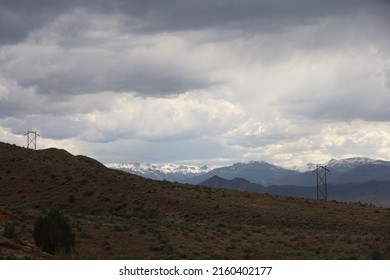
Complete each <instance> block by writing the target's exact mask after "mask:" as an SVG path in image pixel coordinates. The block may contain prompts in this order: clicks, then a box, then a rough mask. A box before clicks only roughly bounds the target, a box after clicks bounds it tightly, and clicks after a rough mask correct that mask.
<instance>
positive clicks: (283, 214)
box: [0, 143, 390, 259]
mask: <svg viewBox="0 0 390 280" xmlns="http://www.w3.org/2000/svg"><path fill="white" fill-rule="evenodd" d="M0 154H1V155H2V157H1V159H0V177H1V178H2V179H1V180H0V186H1V189H2V191H1V192H0V229H3V230H5V228H6V227H9V225H10V224H12V223H15V224H14V225H15V228H14V229H15V231H16V232H17V239H23V240H24V242H27V243H34V236H35V234H34V232H35V228H34V224H35V222H36V221H38V220H42V219H44V218H47V217H48V213H50V209H51V207H53V205H55V206H56V207H57V208H61V209H62V211H63V212H62V213H66V217H67V221H66V222H67V223H68V225H69V226H71V227H70V229H71V232H72V231H74V238H75V239H77V243H75V242H72V241H71V240H72V238H71V237H70V235H68V244H73V246H69V248H72V249H69V250H70V251H71V254H70V253H69V250H68V252H65V251H66V250H64V249H60V251H61V252H59V254H55V255H54V256H52V258H58V259H63V258H75V259H379V258H381V259H390V209H387V208H380V207H374V206H372V205H371V206H370V205H368V204H363V203H340V202H337V201H329V202H321V201H316V200H311V199H302V198H288V197H281V196H274V195H264V194H257V193H245V192H238V191H232V190H220V189H212V188H204V187H198V186H190V185H181V184H178V183H170V182H159V181H153V180H149V179H144V178H141V177H138V176H135V175H132V174H128V173H124V172H120V171H116V170H111V169H108V168H105V167H104V166H103V165H101V164H99V163H97V162H96V161H93V160H88V159H87V158H85V157H74V156H72V155H70V154H69V153H67V152H65V151H63V150H57V149H47V150H40V151H39V150H38V151H33V150H28V149H22V148H19V147H16V146H12V145H7V144H3V143H0ZM8 171H9V172H8ZM12 177H13V179H12V180H11V178H12ZM32 179H33V180H32ZM22 196H24V197H22ZM37 227H39V226H37ZM40 227H41V228H43V226H42V225H41V226H40ZM60 227H63V228H66V226H64V224H63V225H62V226H60ZM7 230H8V229H7ZM66 231H67V230H66ZM11 235H12V234H11ZM42 235H44V234H42ZM46 236H47V235H46ZM15 242H16V241H15ZM41 242H43V241H41ZM37 244H41V243H39V241H38V242H37ZM54 247H55V246H54ZM56 250H58V248H56V249H54V252H55V251H56ZM45 251H48V250H46V249H45ZM51 252H53V250H51ZM1 254H3V251H1V253H0V257H1ZM25 254H26V253H25ZM35 256H37V254H35V253H34V254H32V253H31V254H30V255H24V258H35ZM39 256H40V257H42V256H44V255H39ZM44 257H45V258H50V256H44Z"/></svg>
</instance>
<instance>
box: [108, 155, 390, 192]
mask: <svg viewBox="0 0 390 280" xmlns="http://www.w3.org/2000/svg"><path fill="white" fill-rule="evenodd" d="M320 165H326V166H327V167H328V169H329V170H330V171H331V173H330V174H329V176H328V183H330V184H344V183H350V182H367V181H370V180H377V181H386V180H389V181H390V161H384V160H374V159H370V158H364V157H355V158H347V159H340V160H336V159H332V160H330V161H328V162H326V163H323V164H320ZM107 166H108V167H110V168H114V169H119V170H123V171H126V172H129V173H133V174H136V175H140V176H143V177H146V178H151V179H155V180H168V181H172V182H174V181H177V182H180V183H190V184H199V183H201V182H203V181H205V180H207V179H209V178H211V177H213V176H215V175H216V176H219V177H221V178H224V179H227V180H232V179H234V178H244V179H246V180H248V181H250V182H253V183H257V184H261V185H263V186H270V185H297V186H314V185H316V174H315V173H314V172H312V171H313V170H315V169H316V167H317V164H315V163H308V164H306V165H304V166H302V167H299V168H292V169H286V168H282V167H279V166H276V165H273V164H270V163H267V162H265V161H251V162H248V163H235V164H233V165H230V166H225V167H216V166H209V165H178V164H173V163H165V164H151V163H128V164H111V165H107Z"/></svg>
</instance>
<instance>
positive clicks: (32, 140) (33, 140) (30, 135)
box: [24, 131, 40, 150]
mask: <svg viewBox="0 0 390 280" xmlns="http://www.w3.org/2000/svg"><path fill="white" fill-rule="evenodd" d="M24 135H26V136H27V148H30V145H31V149H32V148H33V147H34V150H36V149H37V137H39V136H40V135H39V134H38V133H37V132H36V131H27V133H26V134H24Z"/></svg>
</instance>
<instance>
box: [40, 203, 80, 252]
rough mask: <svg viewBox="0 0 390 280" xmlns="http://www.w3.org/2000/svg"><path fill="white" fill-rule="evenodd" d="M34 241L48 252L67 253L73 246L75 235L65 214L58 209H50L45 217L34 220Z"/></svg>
mask: <svg viewBox="0 0 390 280" xmlns="http://www.w3.org/2000/svg"><path fill="white" fill-rule="evenodd" d="M34 242H35V244H36V245H37V246H38V247H40V248H41V249H42V251H45V252H48V253H50V254H55V253H56V252H59V251H61V252H65V253H69V252H70V251H71V250H72V249H73V247H74V244H75V235H74V233H73V232H72V229H71V227H70V225H69V223H68V220H67V219H66V218H65V216H64V215H63V214H62V213H61V212H59V211H58V210H51V211H50V212H49V213H48V214H47V216H46V217H39V218H38V219H37V220H36V221H35V224H34Z"/></svg>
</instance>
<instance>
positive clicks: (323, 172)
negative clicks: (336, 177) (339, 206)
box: [314, 165, 330, 201]
mask: <svg viewBox="0 0 390 280" xmlns="http://www.w3.org/2000/svg"><path fill="white" fill-rule="evenodd" d="M314 171H315V172H316V174H317V199H318V200H325V201H327V200H328V182H327V173H328V172H329V173H330V170H329V169H328V168H326V166H325V165H317V168H316V169H315V170H314Z"/></svg>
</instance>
